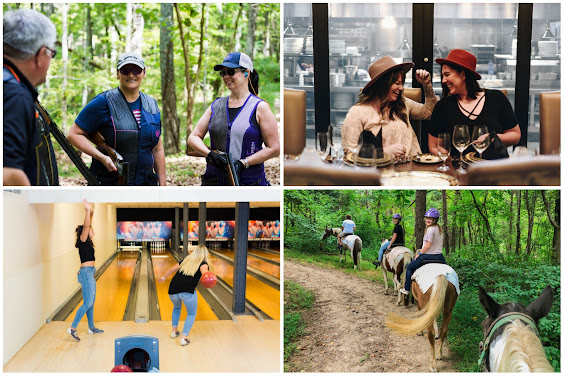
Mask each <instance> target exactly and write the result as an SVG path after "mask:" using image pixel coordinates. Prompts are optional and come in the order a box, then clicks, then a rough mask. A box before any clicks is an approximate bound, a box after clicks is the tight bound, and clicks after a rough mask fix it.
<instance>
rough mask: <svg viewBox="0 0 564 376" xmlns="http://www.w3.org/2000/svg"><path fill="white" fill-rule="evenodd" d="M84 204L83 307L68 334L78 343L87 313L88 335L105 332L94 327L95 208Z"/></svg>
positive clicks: (80, 239) (79, 240) (80, 232)
mask: <svg viewBox="0 0 564 376" xmlns="http://www.w3.org/2000/svg"><path fill="white" fill-rule="evenodd" d="M82 202H83V203H84V210H85V211H86V214H85V215H84V224H82V225H79V226H78V227H77V228H76V245H75V246H76V248H78V254H79V255H80V270H79V271H78V282H79V283H80V284H81V285H82V305H81V306H80V308H79V309H78V311H77V312H76V315H75V317H74V320H73V322H72V325H71V327H70V328H68V329H67V333H69V334H70V335H71V337H72V338H74V339H75V340H77V341H80V338H79V337H78V335H77V334H76V327H77V326H78V323H79V322H80V320H81V319H82V317H83V316H84V314H85V313H86V317H87V318H88V334H95V333H103V332H104V331H103V330H101V329H98V328H96V327H95V326H94V301H95V300H96V278H95V277H94V272H95V271H96V268H95V267H94V260H95V258H94V244H93V243H92V237H93V236H94V230H92V217H93V216H94V208H92V204H90V203H89V202H88V201H86V199H84V200H82Z"/></svg>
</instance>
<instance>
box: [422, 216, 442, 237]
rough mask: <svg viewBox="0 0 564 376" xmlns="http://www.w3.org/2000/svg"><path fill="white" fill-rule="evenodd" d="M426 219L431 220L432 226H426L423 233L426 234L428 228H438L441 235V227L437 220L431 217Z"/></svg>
mask: <svg viewBox="0 0 564 376" xmlns="http://www.w3.org/2000/svg"><path fill="white" fill-rule="evenodd" d="M426 218H431V219H432V220H433V224H431V225H430V226H426V227H425V232H427V229H428V228H429V227H433V226H437V227H438V228H439V235H442V233H443V229H442V228H441V225H439V218H433V217H426Z"/></svg>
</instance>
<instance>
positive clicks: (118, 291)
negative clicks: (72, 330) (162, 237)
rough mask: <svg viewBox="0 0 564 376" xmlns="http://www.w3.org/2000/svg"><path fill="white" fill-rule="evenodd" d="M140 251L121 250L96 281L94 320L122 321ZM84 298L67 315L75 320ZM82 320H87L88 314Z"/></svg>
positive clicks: (70, 319)
mask: <svg viewBox="0 0 564 376" xmlns="http://www.w3.org/2000/svg"><path fill="white" fill-rule="evenodd" d="M138 254H139V252H120V253H119V254H118V255H117V257H116V258H115V259H114V261H112V263H111V264H110V266H108V268H107V269H106V270H105V271H104V273H103V274H102V275H101V276H100V278H98V280H97V281H96V300H95V302H94V321H95V322H98V321H121V320H123V314H124V313H125V307H126V305H127V298H128V296H129V290H130V288H131V280H132V279H133V272H134V271H135V264H136V261H137V256H138ZM81 305H82V300H80V303H78V305H77V306H76V308H75V309H74V310H73V311H72V313H71V314H70V315H69V317H67V319H66V321H71V322H72V321H73V320H74V316H75V315H76V311H78V308H79V307H80V306H81ZM81 322H86V315H84V317H83V318H82V320H81Z"/></svg>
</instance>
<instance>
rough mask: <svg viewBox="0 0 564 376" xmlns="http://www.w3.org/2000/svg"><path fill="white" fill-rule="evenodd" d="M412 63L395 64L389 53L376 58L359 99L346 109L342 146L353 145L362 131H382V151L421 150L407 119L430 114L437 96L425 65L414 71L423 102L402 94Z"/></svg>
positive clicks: (403, 154)
mask: <svg viewBox="0 0 564 376" xmlns="http://www.w3.org/2000/svg"><path fill="white" fill-rule="evenodd" d="M414 65H415V64H413V63H401V64H397V63H396V62H395V61H394V59H393V58H392V57H390V56H384V57H383V58H381V59H379V60H376V61H375V62H374V63H372V65H370V68H369V69H368V73H369V74H370V78H371V80H370V82H369V83H368V84H366V86H365V87H364V88H363V89H362V91H361V93H360V94H359V99H358V102H357V103H356V104H355V105H354V106H352V107H351V108H350V109H349V112H348V114H347V117H346V119H345V122H344V123H343V147H344V148H346V149H348V150H350V149H352V148H354V147H356V145H357V143H358V139H359V136H360V134H361V133H362V132H363V131H367V132H370V133H372V134H373V135H374V136H376V135H378V133H379V132H380V131H381V132H382V147H383V149H384V153H386V154H389V155H391V156H393V157H395V158H405V157H411V156H414V155H417V154H418V153H421V147H420V146H419V142H418V141H417V136H416V135H415V132H414V131H413V128H412V127H411V123H410V121H409V119H410V118H411V119H414V120H426V119H429V118H430V117H431V114H432V112H433V108H434V107H435V103H437V97H436V96H435V93H434V92H433V87H432V85H431V75H430V74H429V72H427V71H426V70H424V69H418V70H417V71H416V72H415V78H416V79H417V81H418V82H420V83H421V84H422V85H423V91H424V93H425V104H422V103H418V102H416V101H413V100H411V99H409V98H405V97H404V96H403V85H404V82H405V75H406V73H407V72H408V71H409V70H410V69H411V68H413V66H414Z"/></svg>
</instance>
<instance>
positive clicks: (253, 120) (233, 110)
mask: <svg viewBox="0 0 564 376" xmlns="http://www.w3.org/2000/svg"><path fill="white" fill-rule="evenodd" d="M242 108H243V106H241V107H236V108H230V107H228V109H229V119H235V117H236V116H237V114H238V113H239V111H240V110H241V109H242ZM251 125H252V126H253V127H255V128H256V129H258V130H260V125H259V123H258V121H257V111H256V109H255V111H253V116H252V117H251Z"/></svg>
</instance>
